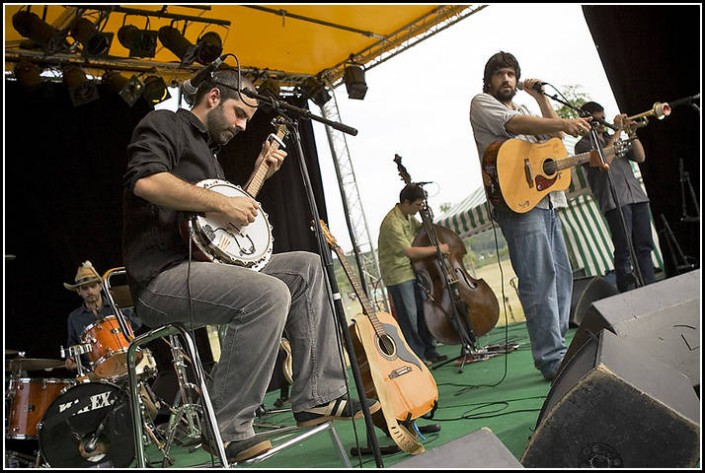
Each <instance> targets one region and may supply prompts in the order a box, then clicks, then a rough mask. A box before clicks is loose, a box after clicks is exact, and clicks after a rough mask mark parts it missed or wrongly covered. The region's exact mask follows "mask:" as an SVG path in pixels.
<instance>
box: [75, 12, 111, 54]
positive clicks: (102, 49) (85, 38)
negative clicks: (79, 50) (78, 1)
mask: <svg viewBox="0 0 705 473" xmlns="http://www.w3.org/2000/svg"><path fill="white" fill-rule="evenodd" d="M71 36H73V37H74V39H75V40H76V41H78V42H79V43H81V44H82V45H83V52H84V53H86V54H89V55H91V56H100V55H104V54H107V53H108V51H109V50H110V45H111V44H112V42H113V33H102V32H100V31H98V30H97V29H96V27H95V26H94V25H93V23H91V21H90V20H88V19H87V18H79V19H77V20H76V21H74V23H73V25H71Z"/></svg>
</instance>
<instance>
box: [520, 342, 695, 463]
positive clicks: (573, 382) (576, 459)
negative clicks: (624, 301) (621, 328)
mask: <svg viewBox="0 0 705 473" xmlns="http://www.w3.org/2000/svg"><path fill="white" fill-rule="evenodd" d="M699 416H700V403H699V399H698V397H697V396H696V395H695V392H694V391H693V389H692V386H691V385H690V382H689V380H688V378H687V377H686V376H685V375H684V374H683V373H680V372H678V371H676V370H674V369H673V368H671V367H670V366H667V365H665V364H663V363H661V362H660V361H659V360H657V359H655V358H653V357H651V356H649V354H648V351H641V350H638V349H635V348H634V347H632V346H630V345H628V344H626V343H625V342H624V341H622V340H621V339H620V338H619V337H618V336H616V335H615V334H613V333H612V332H610V331H609V330H602V331H601V332H599V334H598V335H597V337H596V339H591V340H590V341H588V342H587V343H586V344H584V345H583V347H582V348H581V349H580V351H578V353H576V355H575V356H574V357H573V358H572V359H571V360H570V362H569V363H568V365H566V367H565V369H564V370H563V371H562V372H561V373H560V374H559V375H558V377H557V378H556V379H555V381H554V383H553V386H552V387H551V390H550V391H549V393H548V396H547V398H546V401H545V403H544V405H543V408H542V410H541V414H540V415H539V419H538V422H537V426H536V430H535V431H534V434H533V435H532V436H531V439H530V440H529V444H528V445H527V447H526V450H525V451H524V454H523V455H522V457H521V463H522V464H523V465H524V466H525V467H527V468H533V467H539V468H589V467H594V468H607V467H625V468H675V467H695V466H696V465H697V464H698V463H699V457H700V454H699V453H700V425H699Z"/></svg>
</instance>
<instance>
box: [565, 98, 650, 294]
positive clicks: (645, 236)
mask: <svg viewBox="0 0 705 473" xmlns="http://www.w3.org/2000/svg"><path fill="white" fill-rule="evenodd" d="M581 108H582V110H583V111H585V112H588V113H589V114H590V115H592V116H593V117H595V118H599V119H601V120H604V119H605V110H604V108H603V107H602V106H601V105H600V104H598V103H597V102H586V103H585V104H584V105H583V106H582V107H581ZM614 125H615V127H616V129H617V131H616V132H615V133H613V134H610V133H609V132H608V130H607V127H605V126H604V125H596V126H598V130H597V131H598V133H597V139H598V140H599V145H600V146H601V147H608V146H612V145H613V144H615V142H616V141H617V140H618V139H619V136H620V133H621V132H622V131H625V132H626V133H627V134H628V135H629V139H630V141H631V149H630V150H629V151H628V152H627V153H626V155H625V156H623V157H620V158H615V159H614V160H613V161H612V162H611V163H610V166H609V170H608V171H607V172H609V173H610V174H611V175H612V182H614V187H615V192H616V195H617V199H618V200H619V204H620V205H621V212H622V215H624V222H625V227H626V228H623V227H622V224H621V221H620V217H619V213H618V209H617V205H616V203H615V201H614V199H613V197H612V192H611V190H610V182H609V177H608V175H607V172H605V171H602V170H600V169H599V168H597V167H590V166H588V165H584V168H585V169H586V171H587V175H588V182H589V184H590V188H591V189H592V193H593V195H594V196H595V199H596V200H597V201H598V202H599V205H600V211H601V212H602V213H603V214H604V216H605V219H606V220H607V224H608V225H609V228H610V233H611V234H612V243H613V244H614V269H615V275H616V278H617V289H619V291H620V292H625V291H628V290H630V289H634V288H635V287H636V286H637V278H636V275H635V269H634V268H633V265H632V259H631V257H630V250H629V241H630V240H631V243H632V245H633V247H634V253H635V255H636V263H637V264H638V266H639V270H640V273H641V276H642V280H643V282H644V284H650V283H652V282H654V280H655V275H654V265H653V263H652V260H651V252H652V251H653V249H654V242H653V238H652V236H651V220H650V207H649V197H648V196H647V195H646V192H644V189H643V188H642V187H641V185H640V184H639V181H638V180H637V178H636V177H635V176H634V172H633V171H632V167H631V165H630V163H629V161H628V160H631V161H635V162H636V163H643V162H644V161H645V160H646V153H645V152H644V146H643V145H642V144H641V141H639V137H638V136H637V135H636V129H637V126H636V124H635V123H634V122H633V121H632V120H630V119H629V118H628V117H627V116H626V115H617V116H616V117H615V119H614ZM593 149H596V143H593V142H592V137H591V135H586V136H584V137H583V138H582V139H581V140H580V141H579V142H578V143H577V144H576V145H575V152H576V153H583V152H586V151H590V150H593Z"/></svg>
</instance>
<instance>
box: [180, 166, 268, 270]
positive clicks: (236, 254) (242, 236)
mask: <svg viewBox="0 0 705 473" xmlns="http://www.w3.org/2000/svg"><path fill="white" fill-rule="evenodd" d="M196 185H197V186H199V187H203V188H206V189H210V190H212V191H214V192H218V193H220V194H223V195H226V196H228V197H250V198H252V196H250V195H249V194H248V193H247V192H245V191H244V190H243V189H242V188H241V187H239V186H236V185H235V184H232V183H230V182H228V181H224V180H222V179H206V180H203V181H200V182H198V183H197V184H196ZM192 222H193V230H194V235H193V242H194V243H195V244H196V246H197V247H198V249H199V250H200V251H201V252H202V253H203V254H204V255H205V256H206V258H207V259H208V260H210V261H216V262H220V263H226V264H235V265H238V266H244V267H246V268H250V269H253V270H256V271H259V270H261V269H262V268H264V266H265V265H266V264H267V263H268V262H269V259H270V258H271V256H272V245H273V242H274V238H273V237H272V227H271V225H270V224H269V218H268V215H267V214H266V213H265V212H264V211H263V210H262V209H261V208H260V210H259V212H258V214H257V218H256V219H255V221H254V222H252V223H250V224H249V225H246V226H243V227H241V228H239V229H236V228H235V227H233V226H232V225H230V224H229V223H228V222H227V221H225V220H224V219H223V218H222V217H221V216H220V215H216V214H212V213H206V214H205V215H197V216H194V217H192Z"/></svg>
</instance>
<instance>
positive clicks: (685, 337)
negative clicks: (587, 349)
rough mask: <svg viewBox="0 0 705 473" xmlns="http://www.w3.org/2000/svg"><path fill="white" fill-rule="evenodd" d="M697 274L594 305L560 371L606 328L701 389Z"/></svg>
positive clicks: (698, 280)
mask: <svg viewBox="0 0 705 473" xmlns="http://www.w3.org/2000/svg"><path fill="white" fill-rule="evenodd" d="M699 306H700V270H699V269H698V270H695V271H691V272H688V273H685V274H681V275H679V276H675V277H672V278H669V279H665V280H663V281H659V282H656V283H654V284H649V285H648V286H644V287H640V288H638V289H634V290H632V291H629V292H625V293H622V294H618V295H616V296H612V297H608V298H606V299H602V300H599V301H596V302H593V303H592V304H591V305H590V307H589V309H588V310H587V311H586V313H585V317H584V318H583V321H582V323H581V324H580V327H579V328H578V329H577V331H576V332H575V336H574V337H573V341H572V342H571V344H570V346H569V347H568V351H567V352H566V354H565V357H564V358H563V363H562V366H561V369H563V367H564V366H566V364H567V363H568V362H569V361H570V359H571V358H572V357H573V356H574V355H575V354H576V353H577V352H578V350H580V347H581V346H582V345H583V344H585V343H586V342H587V341H588V340H590V338H591V337H592V336H594V334H596V333H598V332H599V331H600V330H602V329H607V330H610V331H611V332H614V333H615V334H617V335H618V336H619V337H620V338H622V339H623V340H625V341H626V342H627V343H630V344H631V345H633V346H635V347H637V348H640V349H643V350H644V351H646V352H648V353H649V354H650V355H651V356H653V357H655V358H656V359H658V360H660V361H662V362H663V363H666V364H667V365H670V366H672V367H673V368H675V369H676V370H678V371H681V372H682V373H685V374H686V375H687V376H688V377H689V378H690V379H691V382H692V386H694V387H695V386H698V387H699V386H700V307H699Z"/></svg>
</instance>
